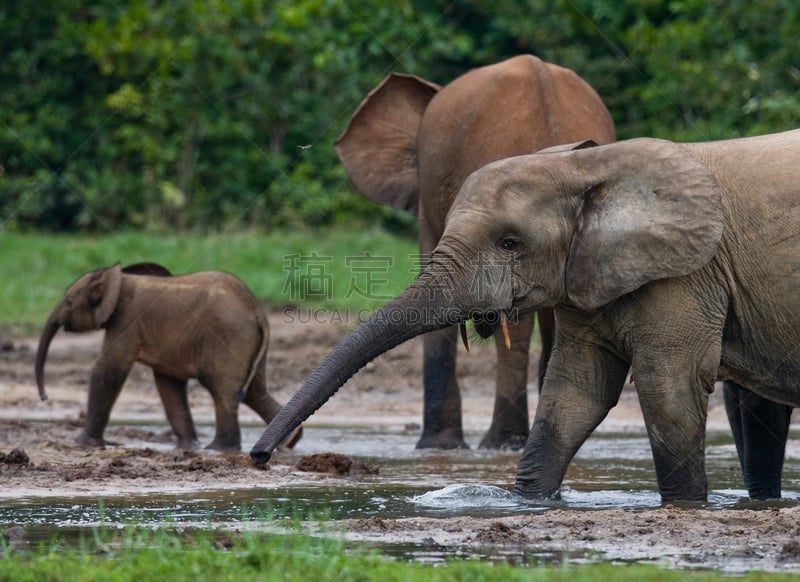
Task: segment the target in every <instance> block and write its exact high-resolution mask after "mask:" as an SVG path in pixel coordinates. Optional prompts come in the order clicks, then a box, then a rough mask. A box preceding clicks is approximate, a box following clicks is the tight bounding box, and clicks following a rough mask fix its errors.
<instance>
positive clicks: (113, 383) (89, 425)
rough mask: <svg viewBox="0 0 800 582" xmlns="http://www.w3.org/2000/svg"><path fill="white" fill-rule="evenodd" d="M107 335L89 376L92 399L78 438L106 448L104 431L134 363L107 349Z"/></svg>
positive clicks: (85, 442)
mask: <svg viewBox="0 0 800 582" xmlns="http://www.w3.org/2000/svg"><path fill="white" fill-rule="evenodd" d="M108 344H109V342H108V338H107V337H106V340H105V341H104V343H103V354H102V355H101V356H100V358H99V359H98V360H97V363H96V364H95V365H94V368H93V369H92V374H91V377H90V378H89V400H88V404H87V407H86V422H85V423H84V425H83V430H82V431H81V434H79V435H78V436H77V437H76V438H75V441H76V442H77V443H78V444H81V445H87V446H90V447H104V446H105V444H106V443H105V440H103V433H104V432H105V430H106V426H108V420H109V418H110V416H111V408H112V407H113V406H114V403H115V402H116V401H117V397H118V396H119V393H120V391H121V390H122V385H123V384H124V383H125V380H126V379H127V378H128V373H129V372H130V370H131V367H132V366H133V358H124V359H123V358H121V357H116V355H115V354H114V352H113V351H110V350H107V349H106V348H107V345H108Z"/></svg>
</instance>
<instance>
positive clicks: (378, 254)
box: [0, 229, 418, 330]
mask: <svg viewBox="0 0 800 582" xmlns="http://www.w3.org/2000/svg"><path fill="white" fill-rule="evenodd" d="M367 252H368V253H371V254H372V256H373V258H372V259H365V253H367ZM293 255H294V256H295V259H292V258H291V257H292V256H293ZM417 257H418V250H417V243H416V240H415V239H413V238H411V237H400V236H396V235H392V234H390V233H387V232H385V231H382V230H380V229H354V230H350V231H345V230H342V229H339V230H322V231H318V232H312V231H307V230H288V229H287V230H281V231H277V232H272V233H269V234H258V233H241V232H239V233H233V234H213V235H207V236H204V235H199V234H176V235H174V236H158V235H154V234H143V233H137V232H125V233H121V234H113V235H103V236H100V235H53V234H31V233H7V232H0V273H2V274H3V278H2V283H0V325H3V326H9V325H22V326H24V327H26V328H28V329H29V330H31V329H36V328H37V327H38V326H39V325H41V324H42V323H44V321H45V319H46V318H47V315H48V313H49V312H50V311H51V310H52V308H53V307H54V306H55V305H56V303H57V302H58V301H59V300H60V299H61V296H62V294H63V291H64V289H65V288H66V287H67V286H69V284H70V283H72V281H74V280H75V279H77V278H78V277H79V276H80V275H81V274H83V273H84V272H86V271H89V270H91V269H95V268H97V267H103V266H108V265H112V264H114V263H116V262H118V261H119V262H120V263H122V264H123V265H127V264H130V263H135V262H140V261H152V262H157V263H161V264H162V265H164V266H165V267H167V268H168V269H170V270H171V271H172V272H173V273H188V272H193V271H204V270H222V271H229V272H231V273H234V274H235V275H238V276H239V277H241V278H242V279H243V280H244V281H245V283H247V285H248V286H249V287H250V288H251V290H252V291H253V293H254V294H255V295H256V296H257V297H258V298H259V299H261V300H263V301H264V302H266V303H270V304H274V305H285V304H289V303H292V304H301V305H312V306H325V307H330V308H336V309H345V308H347V309H351V310H354V311H357V310H369V311H372V310H374V309H376V308H377V307H379V306H381V305H383V304H384V303H385V302H386V298H387V297H390V296H394V295H396V294H397V293H398V292H400V291H401V290H402V289H404V288H405V286H406V285H407V284H408V283H409V282H410V281H411V280H412V279H413V277H414V275H415V272H416V271H415V269H416V268H417V265H418V258H417ZM348 260H349V261H350V262H349V263H348ZM287 281H288V282H289V283H290V285H289V286H287ZM370 281H371V284H370ZM315 290H319V291H320V292H319V293H312V292H311V291H315ZM306 291H308V292H306Z"/></svg>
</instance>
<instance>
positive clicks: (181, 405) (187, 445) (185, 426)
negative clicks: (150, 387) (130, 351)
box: [153, 370, 198, 449]
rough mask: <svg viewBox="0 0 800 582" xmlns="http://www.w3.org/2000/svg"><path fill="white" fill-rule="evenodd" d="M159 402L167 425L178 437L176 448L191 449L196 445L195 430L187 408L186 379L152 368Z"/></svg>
mask: <svg viewBox="0 0 800 582" xmlns="http://www.w3.org/2000/svg"><path fill="white" fill-rule="evenodd" d="M153 378H154V379H155V382H156V388H157V389H158V395H159V397H160V398H161V404H163V405H164V412H165V413H166V415H167V420H168V421H169V425H170V426H171V427H172V431H173V432H174V433H175V436H177V437H178V448H180V449H193V448H195V447H196V446H197V444H198V441H197V432H196V431H195V427H194V421H193V420H192V413H191V411H190V410H189V397H188V394H187V391H186V384H187V382H186V380H181V379H180V378H175V377H173V376H167V375H166V374H162V373H160V372H156V371H155V370H153Z"/></svg>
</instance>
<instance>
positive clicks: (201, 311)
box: [35, 263, 300, 450]
mask: <svg viewBox="0 0 800 582" xmlns="http://www.w3.org/2000/svg"><path fill="white" fill-rule="evenodd" d="M60 327H64V329H65V330H67V331H72V332H82V331H90V330H95V329H105V330H106V334H105V337H104V340H103V347H102V352H101V354H100V357H99V358H98V360H97V362H96V363H95V365H94V368H93V370H92V374H91V378H90V382H89V402H88V410H87V415H86V423H85V424H84V427H83V431H82V432H81V434H80V436H78V437H77V439H76V440H77V442H79V443H81V444H84V445H88V446H97V447H102V446H104V445H105V441H104V440H103V431H104V430H105V428H106V425H107V424H108V419H109V416H110V413H111V408H112V406H113V405H114V402H115V401H116V399H117V396H119V393H120V390H121V388H122V384H123V383H124V382H125V379H126V378H127V376H128V373H129V372H130V369H131V367H132V366H133V363H134V362H141V363H143V364H145V365H147V366H150V367H151V368H152V369H153V376H154V377H155V382H156V387H157V389H158V394H159V396H160V397H161V402H162V403H163V404H164V409H165V411H166V414H167V419H168V420H169V423H170V425H171V426H172V430H173V431H174V432H175V434H176V435H177V437H178V447H179V448H192V447H194V446H196V445H197V433H196V431H195V426H194V422H193V420H192V415H191V412H190V411H189V401H188V398H187V390H186V383H187V381H188V379H189V378H197V380H198V381H199V382H200V384H202V385H203V386H205V387H206V388H207V389H208V390H209V392H211V396H212V397H213V399H214V410H215V415H216V434H215V435H214V440H213V441H212V442H211V444H209V445H208V448H210V449H217V450H239V449H240V446H241V435H240V431H239V420H238V413H237V408H238V405H239V402H241V401H243V402H244V403H245V404H247V405H248V406H249V407H250V408H252V409H253V410H254V411H255V412H257V413H258V414H259V416H261V418H263V419H264V421H265V422H269V421H270V420H271V419H272V418H273V417H274V416H275V415H276V414H277V413H278V411H279V410H280V408H281V407H280V405H279V404H278V403H277V402H276V401H275V399H274V398H273V397H272V396H271V395H270V394H269V393H267V387H266V356H267V344H268V342H269V327H268V323H267V317H266V314H265V313H264V310H263V309H262V308H261V306H260V305H259V303H258V301H256V299H255V297H253V295H252V293H251V292H250V290H249V289H248V288H247V286H246V285H245V284H244V283H243V282H242V281H241V280H239V279H238V278H236V277H234V276H233V275H230V274H228V273H223V272H220V271H208V272H203V273H191V274H187V275H181V276H172V275H171V274H170V272H169V271H168V270H167V269H165V268H164V267H161V266H160V265H156V264H153V263H141V264H137V265H132V266H130V267H126V268H124V269H123V268H121V267H120V266H119V264H117V265H115V266H113V267H110V268H106V269H97V270H95V271H91V272H89V273H86V274H85V275H83V276H82V277H80V278H79V279H78V280H77V281H76V282H75V283H73V284H72V285H71V286H70V287H69V288H68V289H67V290H66V293H65V294H64V298H63V300H62V301H61V302H60V303H59V304H58V305H57V306H56V307H55V309H54V310H53V312H52V313H51V314H50V317H49V318H48V320H47V323H46V324H45V327H44V330H43V331H42V336H41V338H40V341H39V348H38V351H37V353H36V364H35V372H36V383H37V385H38V387H39V396H40V397H41V398H42V400H45V399H46V398H47V396H46V394H45V390H44V364H45V359H46V358H47V350H48V348H49V346H50V342H51V341H52V339H53V337H54V336H55V334H56V332H57V331H58V329H59V328H60ZM299 436H300V432H299V431H298V432H295V433H293V434H292V435H291V436H290V437H288V438H287V439H286V440H285V441H284V444H286V445H287V446H293V445H294V443H295V442H296V441H297V440H298V438H299Z"/></svg>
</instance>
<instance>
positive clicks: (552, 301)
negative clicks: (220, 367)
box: [251, 131, 800, 501]
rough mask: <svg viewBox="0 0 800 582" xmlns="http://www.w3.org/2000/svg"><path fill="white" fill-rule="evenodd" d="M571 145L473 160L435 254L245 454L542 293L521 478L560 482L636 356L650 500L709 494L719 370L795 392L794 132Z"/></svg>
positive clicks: (761, 390) (799, 147) (776, 394)
mask: <svg viewBox="0 0 800 582" xmlns="http://www.w3.org/2000/svg"><path fill="white" fill-rule="evenodd" d="M566 149H567V148H551V149H550V150H549V151H547V152H544V153H538V154H533V155H527V156H520V157H515V158H509V159H505V160H501V161H498V162H494V163H492V164H489V165H487V166H485V167H484V168H482V169H480V170H478V171H477V172H475V173H473V174H472V175H471V176H470V177H469V178H468V179H467V181H466V182H465V183H464V186H463V187H462V189H461V191H460V193H459V195H458V197H457V198H456V200H455V202H454V203H453V207H452V208H451V211H450V213H449V214H448V218H447V225H446V227H445V232H444V235H443V236H442V239H441V241H440V242H439V244H438V245H437V247H436V249H435V251H434V253H433V256H432V258H431V263H430V266H429V267H428V268H427V269H426V270H425V271H424V272H423V274H422V275H421V276H420V278H419V279H418V280H417V281H415V282H414V283H412V284H411V286H410V287H409V288H408V289H407V290H406V291H405V292H403V293H402V294H401V295H400V296H398V297H397V298H396V299H395V300H394V301H393V302H391V303H390V304H388V305H386V306H385V307H384V308H382V309H381V310H379V311H378V312H376V313H375V315H374V316H373V317H372V318H370V319H369V320H367V321H366V322H364V323H363V324H362V325H361V326H359V327H358V328H357V329H356V330H355V331H353V332H352V333H351V334H350V335H349V336H347V337H346V338H345V339H343V340H342V342H340V343H339V344H338V345H337V346H336V347H335V348H334V350H333V351H332V352H331V353H330V354H329V356H328V357H327V358H326V359H325V360H324V361H323V362H322V364H320V366H319V367H318V368H317V369H316V370H315V371H314V372H313V373H312V374H311V376H309V378H308V379H307V380H306V382H305V383H304V384H303V386H302V388H301V389H300V391H299V392H298V393H297V394H295V395H294V396H293V397H292V398H291V399H290V401H289V402H288V403H287V404H286V405H285V406H284V408H283V409H282V410H281V412H280V413H279V414H278V416H276V417H275V419H274V420H273V421H272V422H271V423H270V424H269V425H268V426H267V429H266V430H265V431H264V434H263V435H262V437H261V438H260V439H259V441H258V442H257V443H256V445H255V446H254V447H253V449H252V451H251V456H252V457H253V459H254V460H255V461H257V462H264V461H266V460H268V459H269V456H270V452H271V451H272V450H273V449H274V447H275V446H276V445H277V443H279V442H280V440H281V439H283V438H284V437H285V436H286V435H287V434H289V433H290V432H291V430H293V429H294V427H296V426H298V425H299V423H300V422H302V421H303V420H304V419H305V418H307V417H308V415H310V414H311V413H313V412H314V411H315V410H316V409H317V408H318V407H319V406H321V405H322V404H323V403H324V402H325V401H326V400H327V399H328V398H330V397H331V396H332V395H333V394H334V393H335V392H336V390H338V388H339V387H340V386H341V385H342V384H343V383H344V382H345V381H346V380H347V379H348V378H349V377H350V376H351V375H352V374H354V373H355V372H356V371H358V370H359V369H360V368H361V367H362V366H364V365H365V364H366V363H367V362H369V361H370V360H371V359H372V358H374V357H376V356H377V355H379V354H381V353H383V352H384V351H386V350H387V349H390V348H391V347H393V346H395V345H398V344H399V343H402V342H403V341H405V340H407V339H409V338H410V337H414V336H416V335H419V334H421V333H427V332H429V331H432V330H435V329H441V328H444V327H447V326H452V325H454V324H458V323H460V322H462V321H464V320H465V319H467V318H477V319H478V320H479V321H481V322H487V323H484V324H483V325H482V326H481V327H480V328H479V331H482V333H483V334H484V335H485V334H488V333H491V332H492V331H493V330H492V326H491V325H490V324H489V323H488V322H490V321H491V320H492V319H494V320H496V319H498V317H497V315H498V314H504V313H509V312H512V311H519V312H521V313H529V312H531V311H534V310H536V309H540V308H542V307H548V306H553V307H555V314H556V321H557V326H556V327H557V333H556V338H555V345H554V347H553V352H552V355H551V358H550V362H549V365H548V370H547V375H546V378H545V382H544V386H543V388H542V392H541V397H540V399H539V404H538V406H537V411H536V417H535V419H534V422H533V427H532V428H531V433H530V437H529V439H528V442H527V443H526V445H525V449H524V452H523V454H522V457H521V459H520V461H519V464H518V468H517V477H516V484H515V487H514V489H515V491H516V492H517V493H518V494H520V495H522V496H524V497H527V498H544V497H550V496H553V495H556V494H557V493H558V489H559V487H560V485H561V482H562V479H563V477H564V473H565V472H566V469H567V466H568V464H569V463H570V461H571V460H572V458H573V456H574V455H575V453H576V451H577V450H578V448H579V447H580V446H581V444H583V442H584V441H585V440H586V438H587V437H588V436H589V435H590V434H591V433H592V431H593V430H594V429H595V428H596V427H597V425H598V424H599V423H600V422H601V421H602V420H603V418H605V416H606V414H607V413H608V411H609V410H610V408H612V407H613V406H614V405H615V404H616V403H617V401H618V398H619V395H620V391H621V390H622V386H623V384H624V382H625V379H626V374H627V371H628V369H629V367H630V368H632V372H633V374H634V376H635V379H636V380H635V382H636V390H637V392H638V394H639V401H640V404H641V407H642V412H643V416H644V421H645V425H646V427H647V432H648V436H649V439H650V445H651V448H652V452H653V457H654V461H655V469H656V478H657V481H658V489H659V492H660V493H661V496H662V499H663V500H664V501H672V500H704V499H706V495H707V482H706V474H705V462H704V448H705V425H706V414H707V403H708V394H709V393H710V392H711V391H712V390H713V388H714V382H715V380H716V379H717V378H721V379H723V380H726V381H732V382H735V383H736V384H738V385H739V386H741V387H743V388H745V389H747V390H750V391H752V392H754V393H755V394H758V395H759V396H762V397H764V398H767V399H770V400H773V401H775V402H778V403H780V404H784V405H789V406H798V405H800V354H798V352H797V350H796V346H797V345H798V343H800V297H799V296H798V294H797V289H798V288H800V236H798V234H797V225H798V224H800V131H790V132H785V133H780V134H774V135H768V136H760V137H753V138H746V139H736V140H728V141H719V142H708V143H695V144H676V143H672V142H668V141H664V140H657V139H649V138H640V139H633V140H627V141H624V142H618V143H615V144H609V145H605V146H598V147H593V148H588V149H582V150H576V151H559V150H566ZM504 275H506V276H504ZM476 276H478V277H480V281H481V282H482V283H484V285H474V284H471V283H472V282H473V281H474V279H475V277H476ZM442 289H448V290H450V291H451V292H450V293H447V294H444V293H442V292H441V290H442ZM437 291H438V292H437ZM445 295H446V296H445ZM490 316H494V317H490Z"/></svg>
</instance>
